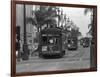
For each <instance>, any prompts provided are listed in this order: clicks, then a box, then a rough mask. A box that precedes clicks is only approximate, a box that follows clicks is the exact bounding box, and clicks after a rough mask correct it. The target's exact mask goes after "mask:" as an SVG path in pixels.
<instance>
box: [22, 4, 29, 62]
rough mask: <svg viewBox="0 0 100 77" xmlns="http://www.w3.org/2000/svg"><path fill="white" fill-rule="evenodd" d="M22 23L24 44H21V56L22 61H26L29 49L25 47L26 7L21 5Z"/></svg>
mask: <svg viewBox="0 0 100 77" xmlns="http://www.w3.org/2000/svg"><path fill="white" fill-rule="evenodd" d="M23 19H24V21H23V23H24V44H23V55H22V59H23V60H28V59H29V49H28V45H27V35H26V7H25V4H24V5H23Z"/></svg>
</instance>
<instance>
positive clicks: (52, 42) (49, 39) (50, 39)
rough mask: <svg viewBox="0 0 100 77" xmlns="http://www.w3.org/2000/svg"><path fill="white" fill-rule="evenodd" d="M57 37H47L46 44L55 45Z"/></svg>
mask: <svg viewBox="0 0 100 77" xmlns="http://www.w3.org/2000/svg"><path fill="white" fill-rule="evenodd" d="M57 42H58V41H57V37H48V44H49V45H56V44H57Z"/></svg>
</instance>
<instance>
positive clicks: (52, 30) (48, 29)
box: [41, 28, 62, 34]
mask: <svg viewBox="0 0 100 77" xmlns="http://www.w3.org/2000/svg"><path fill="white" fill-rule="evenodd" d="M61 32H62V29H61V28H47V29H45V30H42V31H41V33H45V34H48V33H52V34H59V33H61Z"/></svg>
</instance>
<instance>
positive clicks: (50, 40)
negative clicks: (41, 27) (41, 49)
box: [41, 35, 59, 45]
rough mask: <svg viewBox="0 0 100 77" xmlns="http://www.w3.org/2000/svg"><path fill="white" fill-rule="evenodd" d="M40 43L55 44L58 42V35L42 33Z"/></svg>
mask: <svg viewBox="0 0 100 77" xmlns="http://www.w3.org/2000/svg"><path fill="white" fill-rule="evenodd" d="M41 40H42V44H48V45H56V44H58V43H59V35H55V36H54V35H42V39H41Z"/></svg>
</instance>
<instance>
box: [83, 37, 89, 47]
mask: <svg viewBox="0 0 100 77" xmlns="http://www.w3.org/2000/svg"><path fill="white" fill-rule="evenodd" d="M82 45H83V47H89V46H90V39H89V38H88V37H84V38H83V44H82Z"/></svg>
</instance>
